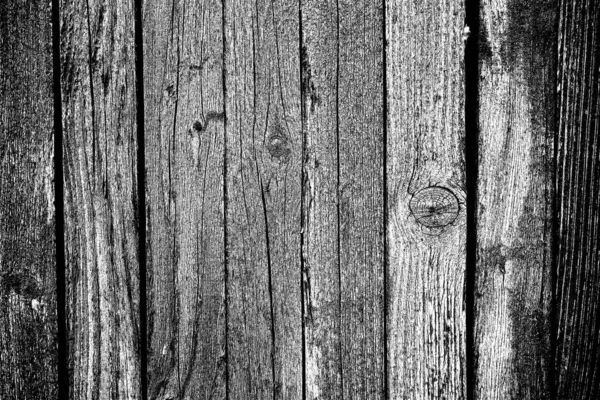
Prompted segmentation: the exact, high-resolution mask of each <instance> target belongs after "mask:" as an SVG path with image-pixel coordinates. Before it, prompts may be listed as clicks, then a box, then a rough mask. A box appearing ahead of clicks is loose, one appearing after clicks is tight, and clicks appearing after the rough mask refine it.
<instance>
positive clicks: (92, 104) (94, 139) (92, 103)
mask: <svg viewBox="0 0 600 400" xmlns="http://www.w3.org/2000/svg"><path fill="white" fill-rule="evenodd" d="M85 6H86V11H87V31H88V74H89V78H90V109H91V116H92V181H93V184H94V189H95V188H96V142H97V141H98V138H97V137H96V105H95V101H94V75H93V74H94V72H93V66H92V59H93V52H92V28H91V23H90V1H89V0H86V2H85ZM107 190H108V189H107Z"/></svg>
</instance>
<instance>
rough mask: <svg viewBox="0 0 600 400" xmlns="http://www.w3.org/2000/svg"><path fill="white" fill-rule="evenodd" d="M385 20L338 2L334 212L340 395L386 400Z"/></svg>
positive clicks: (369, 9)
mask: <svg viewBox="0 0 600 400" xmlns="http://www.w3.org/2000/svg"><path fill="white" fill-rule="evenodd" d="M383 23H384V21H383V1H375V2H374V1H353V0H340V1H338V29H339V36H338V42H339V44H338V45H339V50H338V56H337V58H338V75H337V119H338V127H337V132H336V135H337V141H338V143H337V144H338V176H337V208H338V210H337V211H338V243H339V248H338V250H339V260H338V262H339V266H338V267H339V271H340V300H341V303H340V308H341V310H340V311H341V322H340V323H341V328H342V335H341V351H342V371H343V379H344V382H343V398H344V399H373V400H377V399H383V398H385V393H384V381H385V367H384V360H385V355H384V340H385V336H384V287H383V282H384V281H383V277H384V257H385V255H384V247H383V246H384V238H385V237H384V235H385V231H384V218H383V212H384V209H383V205H384V197H383V174H384V168H383V158H384V151H385V142H384V137H383V131H384V123H385V119H384V110H383V99H384V97H385V94H384V86H383V84H384V81H383V63H384V57H383V47H384V38H383V36H384V27H383ZM316 142H317V138H315V143H316Z"/></svg>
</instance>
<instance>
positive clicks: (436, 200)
mask: <svg viewBox="0 0 600 400" xmlns="http://www.w3.org/2000/svg"><path fill="white" fill-rule="evenodd" d="M408 207H409V209H410V212H411V213H412V215H413V216H414V217H415V219H416V220H417V222H418V223H419V224H421V225H423V226H424V227H426V228H429V229H434V230H435V229H438V230H439V229H442V228H445V227H447V226H449V225H451V224H452V223H453V222H454V221H455V220H456V218H457V217H458V213H459V211H460V204H459V202H458V198H457V197H456V195H455V194H454V193H453V192H452V191H451V190H450V189H447V188H445V187H442V186H429V187H426V188H424V189H421V190H419V191H418V192H417V193H415V194H414V195H413V197H412V198H411V199H410V201H409V203H408Z"/></svg>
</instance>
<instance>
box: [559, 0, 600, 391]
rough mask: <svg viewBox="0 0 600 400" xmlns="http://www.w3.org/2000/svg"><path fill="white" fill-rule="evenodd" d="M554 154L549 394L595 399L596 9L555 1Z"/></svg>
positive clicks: (599, 135)
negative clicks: (551, 383) (557, 13)
mask: <svg viewBox="0 0 600 400" xmlns="http://www.w3.org/2000/svg"><path fill="white" fill-rule="evenodd" d="M558 43H559V47H558V51H559V52H558V82H557V91H558V111H559V118H560V119H559V125H558V132H557V135H558V136H557V150H556V157H557V158H556V196H557V200H556V218H557V221H556V223H557V226H556V229H557V231H556V234H557V243H555V246H556V254H555V256H556V259H555V263H556V271H555V273H556V275H555V282H554V283H555V286H554V290H555V296H556V297H555V299H556V315H555V317H556V326H555V327H556V329H557V331H556V332H554V333H555V335H557V336H556V337H555V338H554V339H555V351H556V353H555V377H554V381H555V382H556V387H555V392H556V393H557V396H558V398H559V399H595V398H598V397H600V357H599V356H598V354H599V352H598V345H599V343H600V315H599V312H600V291H599V289H600V261H599V258H598V255H599V250H600V245H599V242H598V238H599V237H600V232H599V226H600V224H599V222H600V221H599V219H600V214H599V212H600V204H599V199H600V196H599V194H600V186H599V185H600V182H599V180H598V179H599V177H600V158H599V157H600V156H599V153H598V140H599V139H600V103H599V101H600V90H599V89H600V59H599V56H600V55H599V52H598V48H599V45H600V3H598V2H594V1H590V0H569V1H561V4H560V22H559V40H558Z"/></svg>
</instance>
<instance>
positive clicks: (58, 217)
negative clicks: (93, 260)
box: [52, 0, 69, 399]
mask: <svg viewBox="0 0 600 400" xmlns="http://www.w3.org/2000/svg"><path fill="white" fill-rule="evenodd" d="M59 3H60V1H59V0H52V75H53V80H54V83H53V91H54V196H55V197H54V210H55V216H54V217H55V228H56V230H55V235H56V236H55V237H56V316H57V329H58V332H57V333H58V357H57V359H58V360H57V361H58V371H57V374H58V398H59V399H68V398H69V368H68V351H69V349H68V344H67V318H66V316H67V313H66V290H65V285H66V282H65V275H66V274H65V272H66V266H65V236H64V232H65V229H64V227H65V215H64V200H65V197H64V183H63V182H64V177H63V126H62V96H61V80H60V59H61V57H60V9H59Z"/></svg>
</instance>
